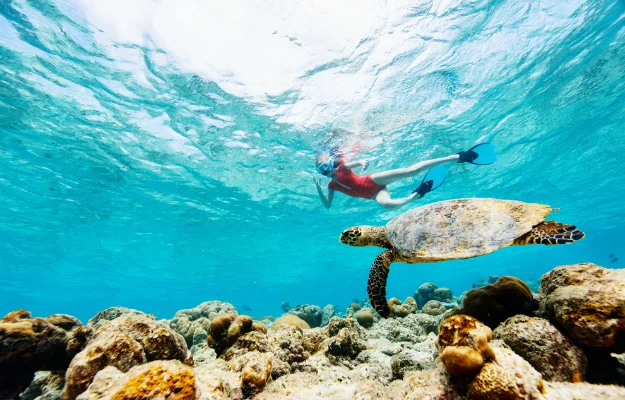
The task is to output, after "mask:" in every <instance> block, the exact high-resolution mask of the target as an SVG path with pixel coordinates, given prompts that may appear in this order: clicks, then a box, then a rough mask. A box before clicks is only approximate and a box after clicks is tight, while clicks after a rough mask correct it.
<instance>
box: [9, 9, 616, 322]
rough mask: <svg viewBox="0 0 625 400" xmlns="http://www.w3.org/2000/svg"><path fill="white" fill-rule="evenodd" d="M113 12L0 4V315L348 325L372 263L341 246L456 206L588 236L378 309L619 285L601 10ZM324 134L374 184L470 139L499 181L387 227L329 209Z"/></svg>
mask: <svg viewBox="0 0 625 400" xmlns="http://www.w3.org/2000/svg"><path fill="white" fill-rule="evenodd" d="M118 3H119V4H118ZM409 3H411V4H409ZM124 4H125V3H121V2H119V1H117V0H115V1H111V2H108V3H107V2H102V1H91V2H89V1H86V0H84V1H83V0H75V1H70V0H58V1H42V0H17V1H10V0H0V171H1V173H0V204H2V207H1V208H0V260H2V261H1V262H2V273H1V277H2V280H1V282H0V288H1V289H0V314H4V313H6V312H8V311H10V310H13V309H16V308H26V309H29V310H31V311H32V312H33V314H35V315H40V316H43V315H47V314H51V313H67V314H72V315H75V316H77V317H79V318H81V319H83V320H86V319H88V318H90V317H91V316H93V315H94V314H95V313H96V312H97V311H99V310H101V309H104V308H106V307H109V306H114V305H123V306H127V307H131V308H138V309H141V310H143V311H146V312H151V313H154V314H156V315H157V316H158V317H159V318H171V317H172V316H173V314H174V313H175V311H176V310H179V309H182V308H191V307H194V306H195V305H197V304H198V303H200V302H203V301H206V300H212V299H220V300H223V301H228V302H231V303H233V304H234V305H235V306H237V307H241V306H243V305H247V306H249V307H250V308H251V309H252V311H251V312H250V313H251V314H252V315H254V316H257V317H258V316H261V315H264V314H273V315H279V314H280V313H281V309H280V305H281V303H282V302H283V301H290V303H291V305H296V304H300V303H308V304H318V305H320V306H322V307H323V306H324V305H325V304H327V303H333V304H336V305H339V306H342V307H346V306H347V305H348V304H349V303H351V301H352V298H359V299H364V298H365V297H366V281H367V276H368V272H369V267H370V265H371V262H372V261H373V259H374V258H375V256H376V255H377V254H378V253H379V251H380V250H379V249H377V248H351V247H347V246H344V245H342V244H341V243H339V242H338V236H339V234H340V232H341V231H342V230H343V229H345V228H347V227H349V226H352V225H359V224H368V225H382V224H384V223H385V222H386V221H388V220H389V219H391V218H392V217H394V216H396V215H399V214H401V212H402V211H405V210H407V209H408V208H410V207H414V206H417V205H419V204H425V203H429V202H434V201H440V200H444V199H450V198H458V197H473V196H475V197H496V198H502V199H516V200H522V201H526V202H541V203H547V204H550V205H552V206H553V207H559V208H560V209H561V211H560V212H558V213H556V214H554V215H552V217H553V219H555V220H558V221H561V222H567V223H573V224H576V225H577V226H578V227H579V228H580V229H582V230H583V231H585V232H586V235H587V236H586V238H585V239H584V240H583V241H581V242H579V243H575V244H573V245H570V246H558V247H546V246H535V247H513V248H506V249H504V250H501V251H499V252H496V253H493V254H491V255H487V256H484V257H479V258H475V259H471V260H460V261H453V262H446V263H439V264H422V265H414V264H413V265H408V264H394V265H393V266H392V272H391V274H390V278H389V283H388V294H389V296H397V297H400V298H404V297H406V296H408V295H411V294H412V293H413V292H414V290H415V289H416V288H417V287H418V286H419V285H420V284H421V283H423V282H426V281H431V282H434V283H436V284H437V285H438V286H446V287H450V288H451V289H452V290H453V291H454V294H456V295H458V294H460V293H461V292H462V291H464V290H467V289H469V288H470V287H471V284H472V282H474V281H476V280H478V279H480V278H486V277H488V276H489V275H492V274H496V275H504V274H505V275H514V276H517V277H520V278H522V279H526V280H536V279H538V278H539V277H540V275H541V274H543V273H545V272H546V271H548V270H550V269H551V268H553V267H555V266H558V265H564V264H569V263H577V262H594V263H597V264H599V265H603V266H606V267H614V268H622V267H623V262H625V246H624V245H623V243H624V242H623V227H624V217H625V201H623V198H622V196H623V193H624V190H625V174H624V173H623V163H624V162H625V158H624V157H623V151H624V150H625V3H623V2H622V1H620V0H613V1H605V2H602V1H567V2H561V1H543V2H539V3H536V4H531V5H528V4H527V3H526V2H521V1H473V2H461V1H420V2H417V3H415V2H405V4H404V3H402V2H397V3H393V4H392V5H391V4H387V3H386V2H382V1H378V2H371V3H368V4H367V5H366V6H365V5H362V4H360V3H359V2H353V3H352V2H345V3H342V4H341V5H340V6H339V5H334V4H331V3H328V4H323V3H319V2H310V3H298V4H291V3H280V2H265V1H263V2H261V1H258V2H256V1H255V2H246V3H241V4H239V3H237V2H233V3H228V4H227V5H224V4H221V3H220V2H216V1H215V2H200V1H192V0H185V1H182V2H177V3H174V2H171V1H160V2H158V1H149V0H144V1H137V2H132V3H130V4H125V5H124ZM174 4H175V5H174ZM337 127H339V128H343V129H347V130H349V131H351V132H353V134H349V135H348V137H347V139H346V140H345V146H348V148H350V149H358V152H359V154H358V155H359V156H360V157H363V158H367V159H369V160H371V165H370V167H369V171H371V172H377V171H382V170H385V169H390V168H397V167H402V166H407V165H410V164H412V163H413V162H416V161H419V160H422V159H426V158H428V157H438V156H446V155H448V154H452V153H455V152H457V151H460V150H463V149H467V148H469V147H471V146H472V145H474V144H475V143H478V142H482V141H491V142H492V143H494V144H495V146H496V147H497V149H498V152H499V160H498V161H497V163H496V164H494V165H492V166H487V167H486V166H484V167H476V166H470V165H469V166H467V165H451V166H450V168H449V169H450V176H449V177H448V178H447V180H446V182H445V184H444V185H443V186H441V187H440V188H439V189H437V190H436V191H435V192H433V193H431V194H429V195H428V196H427V197H426V198H425V199H423V200H422V201H419V202H415V203H412V204H411V205H410V206H409V207H408V208H405V209H403V210H400V211H385V210H383V209H381V208H379V207H378V206H377V205H376V204H375V203H374V202H372V201H365V200H361V199H352V198H348V197H346V196H343V195H340V194H338V193H337V195H336V197H335V201H334V205H333V207H332V208H331V209H330V210H326V209H325V208H324V207H323V206H322V205H321V203H320V202H319V199H318V197H317V194H316V190H315V187H314V184H313V179H312V178H313V176H315V173H314V171H315V170H314V157H315V151H316V149H317V148H318V146H319V145H320V143H322V142H323V141H324V140H325V139H326V138H327V137H328V136H329V135H330V133H331V132H332V129H334V128H337ZM323 179H325V178H323ZM420 179H421V177H416V178H414V179H409V180H407V181H402V182H399V183H396V184H393V185H392V186H391V187H390V188H391V192H392V193H393V194H394V195H396V196H403V195H407V194H409V193H410V192H411V191H412V190H413V189H414V188H415V187H416V185H417V184H418V182H419V181H420ZM322 181H323V182H326V183H327V180H322ZM610 253H614V254H615V255H616V258H620V260H619V261H617V262H614V263H612V262H611V258H610V257H608V254H610Z"/></svg>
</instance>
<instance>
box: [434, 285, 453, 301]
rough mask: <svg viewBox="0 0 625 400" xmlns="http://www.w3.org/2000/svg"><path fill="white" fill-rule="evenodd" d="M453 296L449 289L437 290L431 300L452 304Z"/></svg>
mask: <svg viewBox="0 0 625 400" xmlns="http://www.w3.org/2000/svg"><path fill="white" fill-rule="evenodd" d="M452 298H453V295H452V293H451V289H449V288H436V289H434V292H433V293H432V295H431V297H430V300H436V301H440V302H441V303H449V302H451V300H452Z"/></svg>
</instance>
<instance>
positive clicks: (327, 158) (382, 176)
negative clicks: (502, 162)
mask: <svg viewBox="0 0 625 400" xmlns="http://www.w3.org/2000/svg"><path fill="white" fill-rule="evenodd" d="M495 159H496V156H495V152H494V147H493V145H492V144H490V143H483V144H478V145H477V146H474V147H473V148H471V149H470V150H467V151H461V152H459V153H457V154H453V155H450V156H447V157H442V158H435V159H432V160H426V161H420V162H418V163H416V164H414V165H411V166H409V167H406V168H398V169H392V170H390V171H384V172H378V173H375V174H369V175H365V176H360V175H357V174H356V173H355V172H354V171H353V169H354V168H357V167H361V168H362V171H363V172H364V171H365V170H366V169H367V167H368V165H369V162H368V161H366V160H359V161H353V162H349V161H347V160H346V159H345V158H343V157H341V156H338V157H335V156H333V155H332V154H331V153H324V154H319V155H318V156H317V162H316V167H317V172H319V173H320V174H321V175H324V176H327V177H328V178H330V182H329V183H328V195H327V196H326V195H325V194H324V193H323V190H322V188H321V185H320V184H319V180H318V179H317V178H316V177H315V178H314V181H315V185H316V186H317V193H318V194H319V198H320V199H321V202H322V203H323V205H324V206H325V207H326V208H330V207H331V206H332V200H333V199H334V192H335V191H339V192H341V193H345V194H346V195H348V196H351V197H360V198H363V199H373V200H375V201H376V202H377V203H378V204H379V205H380V206H382V207H383V208H385V209H387V210H395V209H398V208H400V207H402V206H404V205H405V204H406V203H408V202H409V201H411V200H413V199H420V198H422V197H423V196H425V195H426V193H428V192H430V191H432V190H433V189H435V188H436V187H438V186H439V185H440V184H441V183H442V181H443V180H444V179H445V176H446V174H447V173H446V170H445V169H444V168H443V167H440V168H439V169H437V170H436V174H435V175H436V178H435V179H431V180H428V179H427V176H426V178H425V179H424V180H423V182H422V183H421V185H420V186H419V187H418V188H417V189H415V190H414V191H413V192H412V193H411V194H410V195H409V196H407V197H402V198H399V199H393V198H391V194H390V192H389V191H388V189H387V188H386V185H389V184H391V183H393V182H395V181H398V180H401V179H405V178H410V177H413V176H415V175H417V174H418V173H420V172H422V171H426V170H430V169H431V168H434V167H437V166H440V165H442V164H445V163H450V162H458V163H465V162H470V163H472V164H477V165H486V164H492V163H493V162H495ZM441 171H442V172H441ZM437 181H438V182H437Z"/></svg>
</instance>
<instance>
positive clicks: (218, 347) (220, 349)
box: [206, 314, 267, 355]
mask: <svg viewBox="0 0 625 400" xmlns="http://www.w3.org/2000/svg"><path fill="white" fill-rule="evenodd" d="M252 329H255V330H258V331H261V332H266V331H267V328H265V326H264V325H263V324H261V323H257V324H254V321H253V320H252V317H250V316H247V315H238V316H237V315H236V314H221V315H218V316H216V317H214V318H213V319H212V320H211V322H210V324H209V327H208V335H207V337H206V342H207V343H208V345H209V346H210V347H211V348H213V349H214V350H215V352H216V353H217V355H221V354H223V353H224V352H225V351H226V350H227V349H228V347H230V346H231V345H232V344H234V343H235V342H236V341H237V340H238V339H239V338H240V337H241V335H243V334H245V333H247V332H250V331H251V330H252Z"/></svg>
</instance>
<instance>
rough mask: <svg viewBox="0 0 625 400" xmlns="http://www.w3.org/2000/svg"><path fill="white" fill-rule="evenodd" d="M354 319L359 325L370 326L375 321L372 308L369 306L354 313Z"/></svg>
mask: <svg viewBox="0 0 625 400" xmlns="http://www.w3.org/2000/svg"><path fill="white" fill-rule="evenodd" d="M356 321H357V322H358V323H359V324H360V326H362V327H365V328H370V327H371V326H372V325H373V323H374V322H375V316H374V315H373V310H372V309H370V308H363V309H362V310H359V311H358V312H357V313H356Z"/></svg>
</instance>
